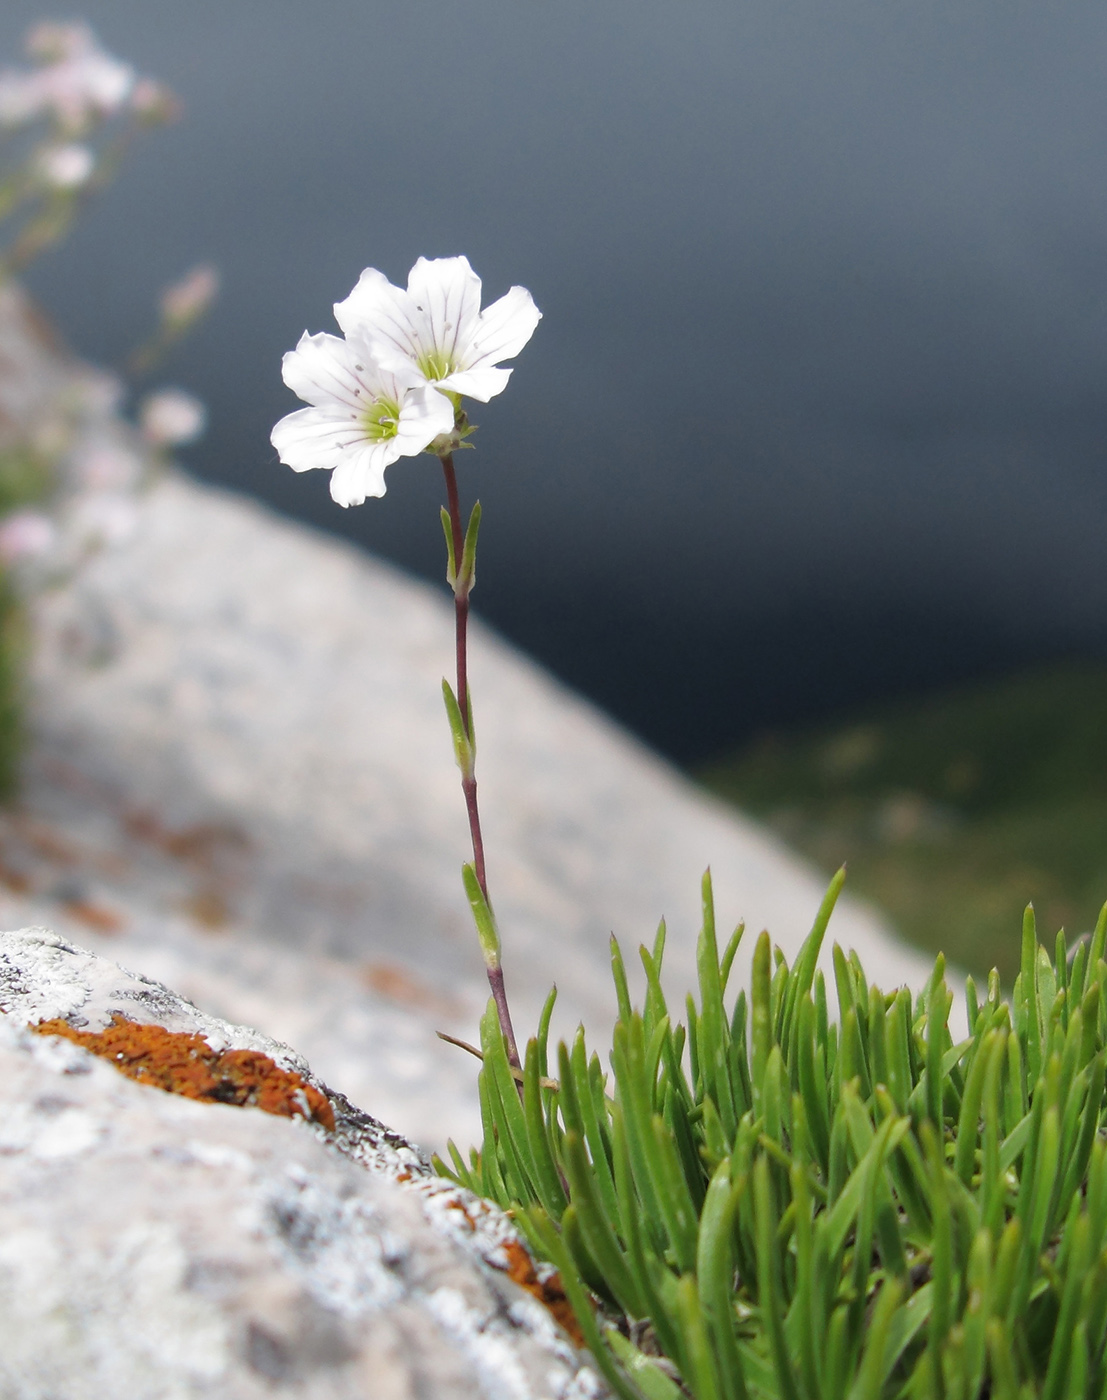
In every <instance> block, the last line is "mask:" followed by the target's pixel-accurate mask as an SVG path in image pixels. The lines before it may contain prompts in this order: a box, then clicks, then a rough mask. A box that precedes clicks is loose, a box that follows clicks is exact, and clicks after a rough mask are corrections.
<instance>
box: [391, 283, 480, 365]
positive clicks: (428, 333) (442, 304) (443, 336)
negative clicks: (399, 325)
mask: <svg viewBox="0 0 1107 1400" xmlns="http://www.w3.org/2000/svg"><path fill="white" fill-rule="evenodd" d="M407 290H408V294H409V295H410V297H411V300H412V302H413V303H414V306H415V310H416V311H417V313H418V315H419V317H420V326H421V330H420V336H419V339H420V342H421V344H422V346H423V349H424V350H434V351H436V352H437V353H438V354H439V355H441V357H442V358H443V359H445V360H447V361H452V362H454V363H457V364H461V363H462V362H463V357H464V356H465V354H466V347H467V346H468V344H469V342H470V340H471V339H472V337H473V333H474V332H475V330H476V328H477V325H478V323H479V321H480V278H479V277H478V276H477V274H476V273H475V272H474V271H473V269H472V268H471V267H470V266H469V259H468V258H419V259H418V260H417V262H416V264H415V266H414V267H413V268H412V269H411V271H410V273H409V274H408V279H407Z"/></svg>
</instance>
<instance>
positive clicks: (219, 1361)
mask: <svg viewBox="0 0 1107 1400" xmlns="http://www.w3.org/2000/svg"><path fill="white" fill-rule="evenodd" d="M117 1011H118V1012H123V1013H124V1014H126V1015H128V1016H129V1017H130V1018H131V1019H135V1020H142V1021H145V1022H148V1023H152V1024H159V1025H162V1026H165V1027H166V1028H168V1029H171V1030H179V1031H185V1032H189V1033H199V1034H201V1035H203V1036H204V1037H205V1039H206V1040H207V1041H208V1043H209V1044H210V1045H212V1047H213V1048H217V1049H223V1048H229V1049H252V1050H258V1051H261V1052H262V1053H264V1054H266V1055H268V1056H270V1058H272V1059H273V1060H274V1061H275V1062H276V1063H278V1064H279V1065H281V1066H282V1067H283V1068H287V1069H291V1070H294V1071H295V1072H297V1073H300V1074H302V1075H303V1076H304V1077H305V1078H307V1079H309V1080H312V1082H314V1083H315V1084H316V1085H317V1087H321V1088H324V1089H325V1086H321V1085H319V1083H318V1081H317V1080H314V1079H313V1077H312V1075H311V1072H310V1069H309V1067H308V1066H307V1065H306V1064H304V1062H303V1061H302V1060H301V1059H300V1057H299V1056H297V1055H296V1054H295V1052H293V1051H291V1050H289V1049H288V1047H287V1046H282V1045H279V1044H278V1043H276V1042H274V1041H270V1040H268V1039H267V1038H266V1037H263V1036H259V1035H257V1034H256V1033H255V1032H252V1031H249V1030H246V1029H244V1028H243V1027H239V1026H233V1025H230V1024H228V1023H226V1022H220V1021H217V1020H215V1019H214V1018H212V1017H207V1016H204V1015H202V1014H201V1013H200V1012H198V1011H197V1010H196V1009H195V1008H194V1007H192V1006H191V1005H190V1004H189V1003H188V1002H186V1001H184V1000H183V999H181V998H179V997H177V996H175V995H174V994H173V993H172V992H170V991H169V990H168V989H166V988H165V987H162V986H159V985H158V984H156V983H152V982H150V981H148V980H147V979H144V978H138V977H134V976H133V975H132V974H130V973H127V972H125V971H124V970H123V969H121V968H119V967H117V966H115V964H112V963H110V962H108V961H107V960H106V959H102V958H97V957H95V956H94V955H92V954H90V953H87V952H85V951H84V950H82V949H80V948H77V947H76V946H74V945H73V944H70V943H67V942H66V941H65V940H64V939H61V938H59V937H58V936H57V935H55V934H53V933H50V932H48V931H47V930H42V929H24V930H21V931H19V932H18V933H11V934H2V935H0V1013H2V1014H0V1394H2V1395H3V1396H4V1397H6V1398H7V1397H11V1400H39V1397H44V1396H50V1397H52V1400H84V1398H85V1397H87V1396H90V1395H110V1394H121V1395H122V1394H126V1395H127V1396H128V1400H155V1398H156V1400H170V1397H172V1400H192V1397H205V1400H214V1398H215V1397H219V1398H220V1400H222V1398H223V1397H226V1400H232V1397H233V1400H253V1397H255V1396H256V1397H258V1400H261V1397H263V1396H271V1395H272V1394H273V1393H274V1388H276V1389H278V1390H279V1393H280V1394H281V1395H282V1396H286V1397H290V1400H298V1398H299V1397H304V1400H307V1397H311V1400H339V1397H341V1398H342V1400H346V1397H348V1398H349V1400H354V1397H364V1396H367V1395H372V1396H373V1397H375V1400H393V1397H395V1400H407V1398H408V1397H412V1400H414V1397H416V1396H418V1397H426V1400H454V1398H455V1397H456V1400H461V1397H466V1400H468V1397H473V1396H481V1397H485V1396H486V1397H490V1400H491V1398H492V1397H495V1400H547V1398H548V1400H585V1397H599V1396H601V1395H603V1394H604V1393H605V1392H604V1390H603V1386H602V1384H601V1382H600V1381H599V1379H598V1378H597V1376H596V1374H595V1372H594V1371H593V1370H592V1368H591V1366H590V1365H589V1363H588V1361H587V1359H586V1358H585V1357H583V1356H582V1355H581V1354H580V1353H579V1352H578V1351H577V1350H576V1349H575V1348H574V1347H573V1346H572V1344H571V1343H570V1342H569V1340H568V1339H567V1338H566V1337H565V1335H564V1334H563V1333H562V1332H561V1331H560V1329H559V1328H558V1327H557V1326H556V1324H555V1323H554V1321H553V1319H552V1317H551V1316H550V1314H549V1313H548V1312H547V1311H546V1309H545V1308H544V1307H543V1306H542V1305H541V1304H540V1303H539V1302H537V1301H536V1300H535V1299H533V1298H532V1297H530V1296H529V1295H528V1294H527V1293H525V1292H523V1290H522V1289H520V1288H518V1287H517V1286H516V1285H515V1284H514V1283H512V1282H511V1280H510V1279H509V1278H507V1277H506V1276H505V1275H504V1274H503V1273H502V1272H500V1271H499V1270H498V1269H497V1268H496V1267H490V1264H491V1265H493V1266H494V1265H496V1264H499V1265H501V1266H502V1265H503V1263H504V1262H505V1254H504V1251H505V1248H506V1246H507V1245H508V1244H509V1243H513V1242H514V1239H515V1237H514V1232H513V1231H512V1229H511V1226H510V1222H508V1221H507V1220H506V1219H505V1218H504V1217H503V1216H502V1215H501V1214H500V1212H499V1211H497V1210H495V1209H494V1208H493V1207H491V1206H489V1205H487V1203H484V1202H475V1201H474V1200H473V1198H472V1197H470V1196H469V1195H468V1194H467V1193H464V1192H461V1191H458V1190H456V1189H455V1188H453V1187H451V1186H449V1184H448V1183H445V1182H442V1181H440V1180H438V1179H437V1178H435V1177H434V1176H433V1175H432V1174H431V1172H430V1170H429V1168H428V1167H427V1165H426V1163H425V1161H424V1160H423V1158H422V1156H421V1155H420V1154H419V1153H418V1152H417V1151H416V1149H414V1148H413V1147H412V1146H411V1145H410V1144H408V1143H406V1142H404V1141H403V1139H401V1138H398V1137H397V1136H396V1135H395V1134H393V1133H390V1132H389V1131H388V1130H387V1129H385V1128H384V1127H382V1125H381V1124H379V1123H377V1122H376V1121H375V1120H374V1119H372V1118H369V1117H368V1116H367V1115H365V1114H362V1113H360V1112H359V1111H358V1110H357V1109H355V1108H353V1107H352V1106H351V1105H349V1104H348V1103H347V1102H346V1101H345V1100H344V1099H343V1098H342V1097H341V1095H336V1094H333V1093H332V1094H331V1095H330V1096H331V1099H332V1103H333V1105H334V1108H335V1117H336V1125H337V1126H336V1131H335V1133H333V1134H328V1133H327V1132H325V1131H324V1130H323V1129H322V1128H320V1127H318V1126H317V1125H311V1124H308V1123H306V1122H303V1121H297V1120H292V1119H287V1118H280V1117H275V1116H273V1115H271V1114H267V1113H263V1112H260V1111H259V1110H256V1109H250V1108H239V1107H234V1106H230V1105H224V1104H209V1103H199V1102H196V1101H194V1100H191V1099H186V1098H182V1097H179V1096H176V1095H173V1094H169V1093H165V1092H163V1091H161V1090H159V1089H154V1088H149V1087H146V1086H145V1085H142V1084H138V1083H136V1082H134V1081H133V1080H131V1079H128V1078H125V1077H124V1076H123V1075H121V1074H119V1073H118V1072H117V1071H116V1070H115V1069H114V1068H113V1067H112V1066H111V1065H110V1064H109V1063H107V1062H106V1061H105V1060H103V1059H100V1058H97V1057H96V1056H95V1055H93V1054H92V1053H90V1052H89V1051H88V1050H85V1049H83V1048H81V1047H80V1046H78V1045H75V1044H73V1043H71V1042H69V1041H67V1040H63V1039H59V1038H55V1037H46V1036H41V1035H36V1034H32V1033H31V1032H30V1031H28V1030H27V1028H26V1027H27V1023H28V1022H37V1021H39V1020H42V1019H48V1018H52V1017H54V1016H63V1017H66V1018H68V1019H69V1021H70V1024H72V1025H74V1026H79V1027H81V1028H82V1029H88V1030H97V1029H101V1028H102V1027H103V1026H105V1025H107V1024H109V1022H110V1020H111V1017H112V1014H113V1012H117ZM327 1092H329V1091H327ZM486 1261H487V1262H486Z"/></svg>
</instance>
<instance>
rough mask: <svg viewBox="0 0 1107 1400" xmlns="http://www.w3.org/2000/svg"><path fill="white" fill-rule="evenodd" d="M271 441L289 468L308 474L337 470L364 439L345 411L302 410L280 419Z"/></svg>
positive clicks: (271, 435)
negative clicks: (309, 472)
mask: <svg viewBox="0 0 1107 1400" xmlns="http://www.w3.org/2000/svg"><path fill="white" fill-rule="evenodd" d="M269 441H270V442H271V443H272V444H273V446H274V447H275V448H276V449H277V455H278V457H280V459H281V461H282V462H283V463H284V464H285V466H286V467H291V468H292V470H293V471H294V472H306V471H311V470H312V468H314V467H323V468H325V469H327V470H330V469H331V468H333V467H337V466H338V464H339V463H340V462H341V461H343V460H344V459H345V458H346V457H347V456H348V454H349V453H350V451H351V450H354V449H357V448H359V447H360V446H361V445H362V444H363V443H364V442H365V438H364V436H363V435H362V433H361V431H360V429H359V428H358V425H357V424H356V423H352V422H351V421H350V417H349V415H348V414H347V413H345V412H343V411H337V412H336V411H335V410H334V409H327V408H301V409H298V410H297V411H296V412H295V413H289V414H288V415H287V416H286V417H284V418H282V419H281V421H280V422H279V423H278V424H277V425H276V427H275V428H274V429H273V431H272V432H271V433H270V434H269Z"/></svg>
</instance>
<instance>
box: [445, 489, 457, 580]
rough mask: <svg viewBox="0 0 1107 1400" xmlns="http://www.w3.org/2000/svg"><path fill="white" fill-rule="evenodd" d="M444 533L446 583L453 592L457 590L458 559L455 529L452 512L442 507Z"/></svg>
mask: <svg viewBox="0 0 1107 1400" xmlns="http://www.w3.org/2000/svg"><path fill="white" fill-rule="evenodd" d="M441 516H442V533H443V534H444V535H445V536H446V582H447V583H448V584H449V585H450V589H451V590H452V591H456V589H457V559H456V557H455V556H454V529H453V525H452V524H451V523H450V512H449V511H448V510H447V509H446V507H445V506H442V507H441Z"/></svg>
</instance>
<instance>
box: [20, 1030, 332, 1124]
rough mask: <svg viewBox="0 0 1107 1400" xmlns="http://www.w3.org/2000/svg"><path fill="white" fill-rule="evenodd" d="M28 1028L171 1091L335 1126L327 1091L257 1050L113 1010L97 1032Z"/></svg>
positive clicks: (141, 1080)
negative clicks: (217, 1045) (218, 1044)
mask: <svg viewBox="0 0 1107 1400" xmlns="http://www.w3.org/2000/svg"><path fill="white" fill-rule="evenodd" d="M30 1029H31V1030H33V1031H34V1032H36V1034H38V1035H60V1036H64V1037H65V1038H66V1039H67V1040H72V1041H75V1042H76V1043H77V1044H78V1045H83V1046H84V1047H85V1049H86V1050H91V1051H92V1053H93V1054H94V1055H100V1056H102V1057H103V1058H104V1059H105V1060H108V1061H109V1062H110V1063H111V1064H113V1065H114V1066H115V1067H116V1069H117V1070H119V1072H120V1073H121V1074H125V1075H127V1076H128V1077H129V1078H130V1079H137V1080H138V1081H139V1083H141V1084H150V1085H153V1086H155V1087H156V1088H158V1089H164V1090H166V1092H167V1093H170V1094H182V1095H183V1096H184V1097H185V1098H187V1099H203V1100H206V1101H207V1102H209V1103H233V1104H239V1105H243V1106H250V1107H252V1108H261V1109H264V1110H265V1112H266V1113H276V1114H279V1115H280V1116H282V1117H284V1118H308V1119H311V1120H312V1121H314V1122H316V1123H321V1124H322V1125H323V1127H324V1128H328V1129H330V1130H332V1131H333V1129H334V1109H333V1108H332V1107H331V1105H330V1101H329V1100H328V1099H327V1097H326V1095H325V1094H322V1093H320V1092H319V1090H318V1089H316V1088H315V1086H314V1085H312V1084H309V1083H308V1082H307V1080H306V1079H304V1078H303V1077H302V1076H301V1075H299V1074H296V1073H294V1072H293V1071H292V1070H287V1069H281V1067H280V1066H279V1065H277V1064H275V1063H274V1062H273V1061H272V1060H271V1059H270V1058H269V1056H268V1055H263V1054H261V1052H260V1051H257V1050H222V1051H219V1050H213V1049H212V1048H211V1046H210V1045H209V1044H208V1043H207V1041H206V1040H205V1039H204V1038H203V1036H202V1035H194V1034H191V1033H190V1032H188V1031H168V1030H166V1029H165V1027H164V1026H142V1025H139V1024H138V1023H137V1022H135V1021H128V1020H127V1019H126V1017H124V1016H121V1015H120V1014H119V1012H118V1011H117V1012H115V1014H114V1015H113V1016H112V1023H111V1025H110V1026H106V1027H105V1028H104V1029H103V1030H102V1031H79V1030H75V1029H74V1028H73V1027H72V1026H71V1025H70V1024H69V1023H68V1021H65V1020H62V1019H61V1017H58V1018H56V1019H55V1020H52V1021H40V1022H39V1023H38V1024H37V1025H32V1026H31V1027H30Z"/></svg>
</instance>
